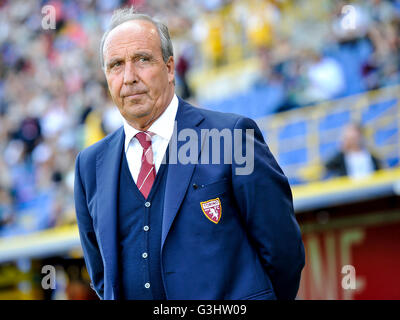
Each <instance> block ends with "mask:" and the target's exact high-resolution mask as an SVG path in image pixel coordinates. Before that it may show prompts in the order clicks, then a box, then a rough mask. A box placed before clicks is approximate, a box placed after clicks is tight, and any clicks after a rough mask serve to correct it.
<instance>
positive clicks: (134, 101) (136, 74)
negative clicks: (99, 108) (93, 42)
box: [103, 20, 174, 130]
mask: <svg viewBox="0 0 400 320" xmlns="http://www.w3.org/2000/svg"><path fill="white" fill-rule="evenodd" d="M103 56H104V63H105V74H106V79H107V84H108V88H109V90H110V93H111V96H112V99H113V101H114V103H115V104H116V105H117V107H118V109H119V111H120V112H121V115H122V116H123V117H124V118H125V119H126V120H127V121H128V122H129V123H130V124H131V125H132V126H134V127H136V129H139V130H145V129H147V128H148V127H149V126H150V125H151V123H153V122H154V120H156V119H157V118H158V117H159V116H160V115H161V114H162V113H163V112H164V110H165V108H166V107H167V106H168V103H169V102H170V100H171V99H172V96H173V93H174V85H173V80H174V60H173V58H172V57H170V58H169V60H168V61H167V63H165V62H164V61H163V57H162V52H161V40H160V37H159V34H158V32H157V29H156V27H155V26H154V25H153V24H152V23H151V22H149V21H146V20H132V21H128V22H125V23H123V24H121V25H119V26H118V27H116V28H115V29H113V30H112V31H111V32H110V33H109V35H108V37H107V39H106V40H105V43H104V49H103Z"/></svg>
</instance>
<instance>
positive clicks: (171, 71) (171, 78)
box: [165, 56, 175, 83]
mask: <svg viewBox="0 0 400 320" xmlns="http://www.w3.org/2000/svg"><path fill="white" fill-rule="evenodd" d="M165 64H166V66H167V69H168V82H170V83H171V82H174V80H175V61H174V57H173V56H170V57H169V58H168V61H167V62H166V63H165Z"/></svg>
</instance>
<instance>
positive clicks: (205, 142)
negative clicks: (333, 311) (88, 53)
mask: <svg viewBox="0 0 400 320" xmlns="http://www.w3.org/2000/svg"><path fill="white" fill-rule="evenodd" d="M100 54H101V59H102V65H103V67H104V72H105V75H106V79H107V83H108V86H109V90H110V94H111V96H112V98H113V101H114V102H115V104H116V105H117V107H118V108H119V110H120V112H121V114H122V116H123V118H124V126H123V127H121V128H120V129H118V130H117V131H116V132H114V133H112V134H110V135H109V136H107V137H106V138H104V139H103V140H101V141H99V142H97V143H96V144H94V145H92V146H90V147H89V148H87V149H85V150H83V151H82V152H80V154H79V155H78V157H77V160H76V173H75V205H76V213H77V221H78V226H79V233H80V238H81V243H82V248H83V252H84V258H85V262H86V266H87V269H88V272H89V275H90V278H91V280H92V287H93V289H94V290H95V291H96V293H97V294H98V296H99V297H100V298H101V299H235V300H236V299H294V298H295V297H296V294H297V290H298V286H299V282H300V275H301V270H302V268H303V266H304V247H303V243H302V239H301V234H300V229H299V226H298V224H297V222H296V219H295V216H294V212H293V204H292V194H291V190H290V187H289V184H288V181H287V178H286V177H285V176H284V174H283V172H282V170H281V169H280V167H279V166H278V164H277V163H276V161H275V159H274V158H273V156H272V154H271V152H270V151H269V149H268V146H267V145H266V143H265V141H264V139H263V136H262V134H261V132H260V130H259V128H258V126H257V125H256V123H255V122H254V121H253V120H251V119H248V118H245V117H243V116H239V115H235V114H226V113H219V112H213V111H208V110H205V109H200V108H196V107H193V106H191V105H190V104H188V103H187V102H185V101H183V100H181V99H179V98H177V97H176V95H175V93H174V89H175V83H174V60H173V54H172V45H171V40H170V38H169V35H168V29H167V28H166V26H164V25H163V24H161V23H159V22H157V21H154V20H153V19H152V18H150V17H149V16H147V15H142V14H138V13H135V12H134V11H133V10H132V9H122V10H118V11H116V12H115V13H114V15H113V18H112V23H111V26H110V29H109V30H108V31H107V32H106V33H105V35H104V36H103V40H102V44H101V53H100ZM138 132H145V133H148V136H149V137H151V138H149V139H150V140H151V145H152V147H153V149H151V147H150V152H152V151H154V158H152V159H153V160H152V161H153V162H154V163H152V164H151V165H154V169H155V170H154V171H156V174H155V178H154V181H152V185H151V191H149V193H148V194H147V193H144V194H143V193H142V191H141V189H140V187H139V186H138V185H136V183H137V181H138V180H137V179H139V178H138V175H139V176H140V172H139V171H140V170H142V169H143V162H142V164H141V163H140V162H139V161H138V159H140V154H142V151H143V154H142V161H143V159H146V158H143V156H144V157H146V154H147V150H148V149H146V151H145V147H143V150H142V149H141V144H139V143H138V141H136V140H139V138H138V136H136V134H137V133H138ZM150 133H151V134H150ZM221 133H222V134H221ZM218 134H221V136H223V137H224V139H223V140H224V142H223V143H216V140H213V139H214V138H215V136H216V135H217V136H218ZM221 136H220V137H221ZM135 137H136V138H135ZM157 138H158V139H159V140H157ZM243 154H245V156H243ZM138 155H139V157H137V156H138ZM135 159H136V160H135ZM160 159H162V162H161V163H160ZM152 168H153V167H152ZM150 171H151V170H150ZM138 172H139V173H138ZM148 175H149V174H148ZM148 175H147V176H148ZM144 181H146V180H144ZM147 182H148V181H147ZM147 182H146V183H147ZM144 183H145V182H143V183H142V184H144Z"/></svg>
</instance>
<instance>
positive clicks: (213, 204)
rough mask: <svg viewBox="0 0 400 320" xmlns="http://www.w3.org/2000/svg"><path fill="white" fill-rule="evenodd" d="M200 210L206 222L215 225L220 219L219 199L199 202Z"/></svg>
mask: <svg viewBox="0 0 400 320" xmlns="http://www.w3.org/2000/svg"><path fill="white" fill-rule="evenodd" d="M200 206H201V210H202V211H203V213H204V215H205V216H206V217H207V219H208V220H210V221H212V222H214V223H215V224H217V223H218V222H219V220H220V219H221V214H222V207H221V200H219V198H216V199H211V200H207V201H203V202H200Z"/></svg>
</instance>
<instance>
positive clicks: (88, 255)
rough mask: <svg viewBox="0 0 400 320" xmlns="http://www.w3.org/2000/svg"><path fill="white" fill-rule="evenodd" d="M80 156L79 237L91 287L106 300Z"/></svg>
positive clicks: (76, 192)
mask: <svg viewBox="0 0 400 320" xmlns="http://www.w3.org/2000/svg"><path fill="white" fill-rule="evenodd" d="M80 155H81V154H79V155H78V157H77V159H76V163H75V182H74V198H75V210H76V217H77V221H78V228H79V236H80V240H81V245H82V249H83V255H84V258H85V263H86V268H87V270H88V273H89V276H90V279H91V280H92V283H91V284H90V286H91V287H92V289H93V290H94V291H95V292H96V294H97V295H98V296H99V298H100V299H102V300H103V298H104V266H103V260H102V257H101V253H100V250H99V246H98V243H97V240H96V234H95V232H94V228H93V221H92V217H91V215H90V214H89V210H88V206H87V201H86V193H85V189H84V186H83V184H82V180H81V175H80V165H79V161H80Z"/></svg>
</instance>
